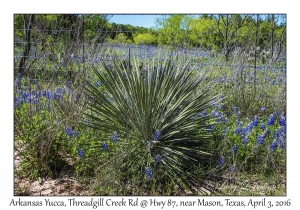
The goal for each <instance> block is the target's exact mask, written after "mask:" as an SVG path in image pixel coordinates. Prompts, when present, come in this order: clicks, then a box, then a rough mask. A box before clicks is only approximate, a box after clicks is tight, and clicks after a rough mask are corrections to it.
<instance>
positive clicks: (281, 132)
mask: <svg viewBox="0 0 300 210" xmlns="http://www.w3.org/2000/svg"><path fill="white" fill-rule="evenodd" d="M279 135H280V136H283V137H284V136H285V126H281V128H280V130H279Z"/></svg>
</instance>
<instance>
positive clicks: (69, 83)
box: [66, 81, 71, 89]
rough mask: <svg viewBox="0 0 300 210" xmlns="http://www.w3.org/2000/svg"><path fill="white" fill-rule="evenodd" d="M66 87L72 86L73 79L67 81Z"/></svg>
mask: <svg viewBox="0 0 300 210" xmlns="http://www.w3.org/2000/svg"><path fill="white" fill-rule="evenodd" d="M66 87H67V88H68V89H70V87H71V81H68V82H67V84H66Z"/></svg>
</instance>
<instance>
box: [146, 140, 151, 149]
mask: <svg viewBox="0 0 300 210" xmlns="http://www.w3.org/2000/svg"><path fill="white" fill-rule="evenodd" d="M150 145H151V143H150V141H147V142H146V148H147V149H149V148H150Z"/></svg>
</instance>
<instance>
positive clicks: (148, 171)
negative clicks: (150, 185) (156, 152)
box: [145, 167, 152, 179]
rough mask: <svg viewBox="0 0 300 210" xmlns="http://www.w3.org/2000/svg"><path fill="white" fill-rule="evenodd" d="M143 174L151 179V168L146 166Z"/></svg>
mask: <svg viewBox="0 0 300 210" xmlns="http://www.w3.org/2000/svg"><path fill="white" fill-rule="evenodd" d="M145 175H146V178H147V179H151V178H152V171H151V168H148V167H147V168H146V170H145Z"/></svg>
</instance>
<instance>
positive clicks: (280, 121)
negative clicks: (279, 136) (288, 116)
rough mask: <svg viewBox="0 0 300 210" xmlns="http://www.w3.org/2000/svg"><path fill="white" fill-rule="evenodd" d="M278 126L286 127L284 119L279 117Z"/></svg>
mask: <svg viewBox="0 0 300 210" xmlns="http://www.w3.org/2000/svg"><path fill="white" fill-rule="evenodd" d="M279 125H281V126H285V125H286V121H285V117H283V116H282V117H280V119H279Z"/></svg>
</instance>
